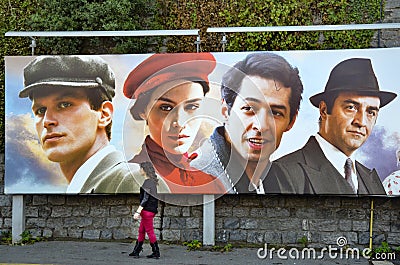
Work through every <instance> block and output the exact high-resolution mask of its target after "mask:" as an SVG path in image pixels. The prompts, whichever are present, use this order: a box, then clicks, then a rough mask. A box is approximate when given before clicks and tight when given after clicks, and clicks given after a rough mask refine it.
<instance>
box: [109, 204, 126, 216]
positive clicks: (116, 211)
mask: <svg viewBox="0 0 400 265" xmlns="http://www.w3.org/2000/svg"><path fill="white" fill-rule="evenodd" d="M130 214H131V210H130V207H129V206H127V205H119V206H114V207H111V208H110V216H124V215H130Z"/></svg>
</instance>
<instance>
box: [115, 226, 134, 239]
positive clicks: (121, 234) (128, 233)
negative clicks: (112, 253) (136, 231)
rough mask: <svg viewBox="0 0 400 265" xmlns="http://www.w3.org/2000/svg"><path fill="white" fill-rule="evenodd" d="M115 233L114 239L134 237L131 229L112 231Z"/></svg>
mask: <svg viewBox="0 0 400 265" xmlns="http://www.w3.org/2000/svg"><path fill="white" fill-rule="evenodd" d="M112 232H113V239H117V240H121V239H127V238H131V237H132V230H131V229H129V228H120V227H118V228H116V229H112Z"/></svg>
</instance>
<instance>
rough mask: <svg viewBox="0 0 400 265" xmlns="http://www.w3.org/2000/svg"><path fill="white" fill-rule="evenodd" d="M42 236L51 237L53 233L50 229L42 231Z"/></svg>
mask: <svg viewBox="0 0 400 265" xmlns="http://www.w3.org/2000/svg"><path fill="white" fill-rule="evenodd" d="M42 236H43V237H45V238H51V237H53V231H52V230H51V229H43V233H42Z"/></svg>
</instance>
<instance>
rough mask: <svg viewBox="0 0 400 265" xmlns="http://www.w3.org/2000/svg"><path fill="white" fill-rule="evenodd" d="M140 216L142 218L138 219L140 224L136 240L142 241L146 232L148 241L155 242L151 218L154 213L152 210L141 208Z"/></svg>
mask: <svg viewBox="0 0 400 265" xmlns="http://www.w3.org/2000/svg"><path fill="white" fill-rule="evenodd" d="M140 216H141V217H142V218H141V220H140V225H139V235H138V241H139V242H143V241H144V238H145V235H146V233H147V235H148V237H149V241H150V243H154V242H156V241H157V238H156V234H154V225H153V219H154V216H156V214H155V213H153V212H149V211H145V210H142V212H141V213H140Z"/></svg>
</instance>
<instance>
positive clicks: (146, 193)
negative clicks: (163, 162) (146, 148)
mask: <svg viewBox="0 0 400 265" xmlns="http://www.w3.org/2000/svg"><path fill="white" fill-rule="evenodd" d="M140 167H141V170H142V171H143V172H142V173H143V175H145V177H146V180H145V181H144V183H143V185H142V187H140V196H139V197H140V205H139V207H138V209H137V210H136V212H135V214H134V216H133V218H134V219H135V220H139V219H140V217H141V220H140V225H139V235H138V239H137V241H136V245H135V247H134V248H133V251H132V253H130V254H129V256H133V257H134V258H139V253H140V252H141V251H142V250H143V242H144V239H145V235H146V233H147V236H148V237H149V241H150V246H151V250H152V253H151V254H150V255H147V257H148V258H154V259H159V258H160V249H159V247H158V243H157V238H156V235H155V233H154V224H153V220H154V216H155V215H156V214H157V208H158V199H157V182H158V179H157V175H156V172H155V170H154V167H153V164H152V163H150V162H144V163H141V164H140Z"/></svg>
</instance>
